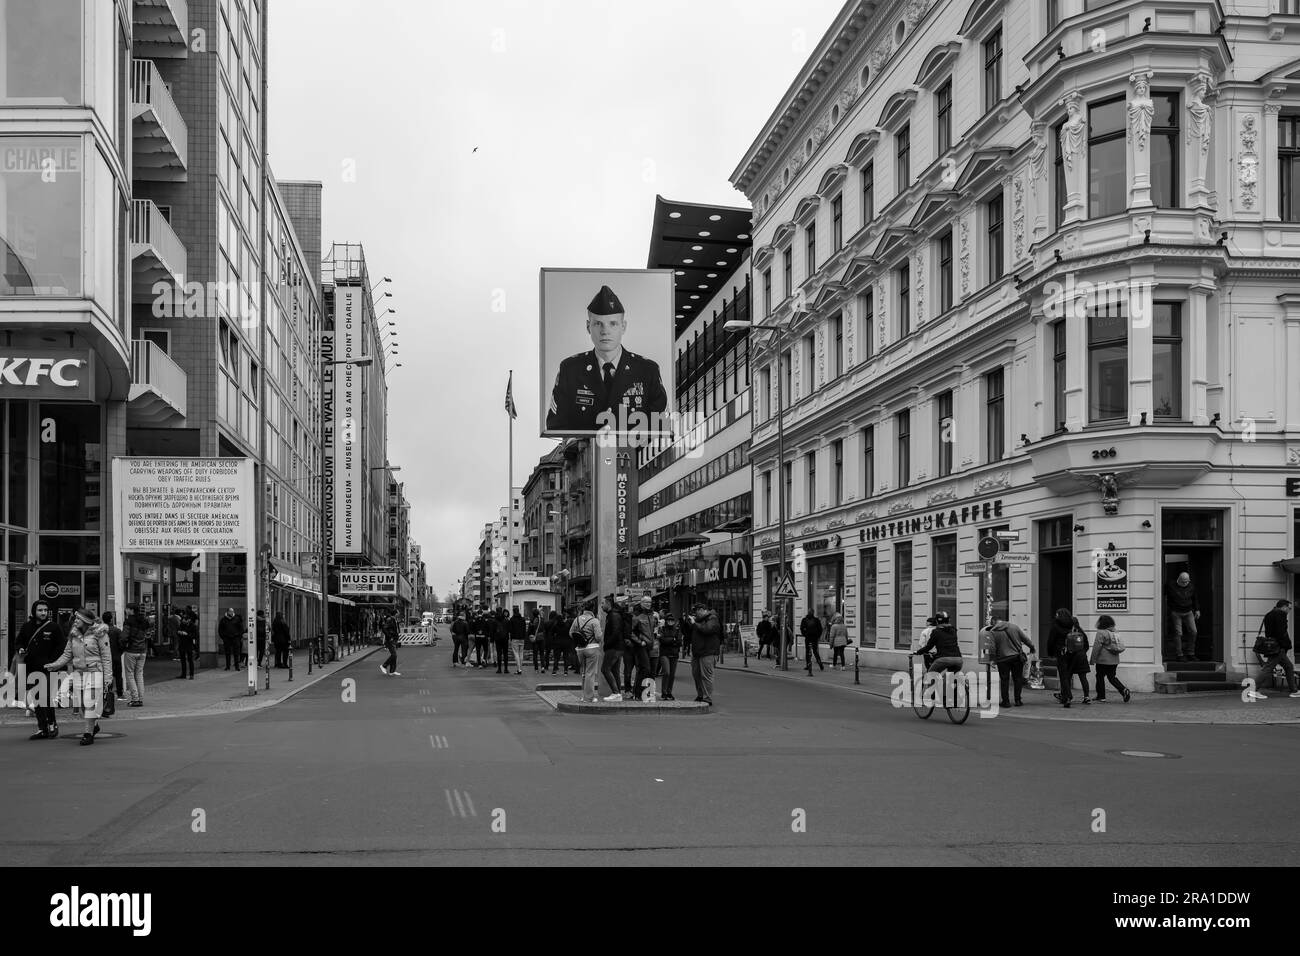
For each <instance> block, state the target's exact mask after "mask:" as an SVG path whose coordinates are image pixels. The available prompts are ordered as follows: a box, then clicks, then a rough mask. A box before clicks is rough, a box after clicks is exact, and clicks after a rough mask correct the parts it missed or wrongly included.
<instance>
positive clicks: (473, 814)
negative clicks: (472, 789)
mask: <svg viewBox="0 0 1300 956" xmlns="http://www.w3.org/2000/svg"><path fill="white" fill-rule="evenodd" d="M465 802H466V803H468V804H469V815H470V816H471V817H476V816H478V812H477V811H476V810H475V809H474V801H473V800H471V799H470V798H469V791H468V790H466V791H465Z"/></svg>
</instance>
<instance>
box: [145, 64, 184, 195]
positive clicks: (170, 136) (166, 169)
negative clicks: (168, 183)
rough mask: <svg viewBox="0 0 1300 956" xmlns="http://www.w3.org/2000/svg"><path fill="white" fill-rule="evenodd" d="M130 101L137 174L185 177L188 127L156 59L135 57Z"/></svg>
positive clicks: (176, 178) (151, 177)
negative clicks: (159, 70) (155, 61)
mask: <svg viewBox="0 0 1300 956" xmlns="http://www.w3.org/2000/svg"><path fill="white" fill-rule="evenodd" d="M131 102H132V115H133V116H134V118H135V126H134V129H135V136H134V144H133V146H134V156H133V164H134V170H135V172H136V174H137V175H138V176H139V177H140V178H141V179H163V180H182V179H184V178H185V169H186V167H187V166H188V165H189V129H188V128H187V127H186V125H185V119H184V118H183V117H182V116H181V111H180V110H179V109H177V107H176V101H175V100H173V99H172V95H171V92H170V91H169V90H168V89H167V84H166V83H164V82H163V78H162V75H161V74H160V73H159V72H158V67H156V66H154V62H153V60H133V61H132V63H131Z"/></svg>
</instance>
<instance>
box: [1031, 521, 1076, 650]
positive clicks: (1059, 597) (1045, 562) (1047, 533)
mask: <svg viewBox="0 0 1300 956" xmlns="http://www.w3.org/2000/svg"><path fill="white" fill-rule="evenodd" d="M1062 607H1066V608H1069V609H1070V610H1071V612H1073V611H1074V516H1073V515H1062V516H1060V517H1057V518H1047V519H1045V520H1043V521H1040V522H1038V621H1037V626H1038V630H1037V638H1038V653H1039V655H1040V656H1041V657H1044V658H1045V657H1047V639H1048V637H1049V636H1050V635H1051V632H1052V618H1053V617H1054V616H1055V614H1056V609H1057V608H1062Z"/></svg>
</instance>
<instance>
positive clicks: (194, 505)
mask: <svg viewBox="0 0 1300 956" xmlns="http://www.w3.org/2000/svg"><path fill="white" fill-rule="evenodd" d="M113 488H114V492H113V504H114V508H113V524H114V529H115V532H116V538H117V547H118V550H119V551H186V552H189V551H247V550H248V549H249V548H250V547H251V546H252V544H253V540H254V534H255V529H254V524H253V506H254V484H253V462H252V460H251V459H248V458H114V459H113Z"/></svg>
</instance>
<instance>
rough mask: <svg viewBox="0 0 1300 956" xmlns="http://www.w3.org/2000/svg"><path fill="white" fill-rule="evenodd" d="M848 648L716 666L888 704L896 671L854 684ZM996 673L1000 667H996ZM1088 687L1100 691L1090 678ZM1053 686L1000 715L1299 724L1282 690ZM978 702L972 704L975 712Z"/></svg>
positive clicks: (862, 674)
mask: <svg viewBox="0 0 1300 956" xmlns="http://www.w3.org/2000/svg"><path fill="white" fill-rule="evenodd" d="M823 650H824V656H823V657H822V660H823V661H829V659H830V653H829V651H830V649H829V648H824V649H823ZM852 650H853V649H852V648H849V653H848V654H847V655H846V657H847V658H848V662H849V665H848V668H847V669H846V670H843V671H836V670H831V667H830V664H829V663H827V665H826V670H824V671H823V670H818V669H817V666H816V663H815V662H814V664H813V673H812V676H811V677H810V676H808V672H807V671H805V670H804V665H803V659H802V658H800V659H799V660H795V658H793V657H791V658H790V669H789V670H788V671H780V670H777V669H776V668H775V667H774V662H773V661H770V660H768V659H767V658H763V659H762V660H758V659H757V658H754V657H750V658H749V667H748V669H746V667H745V665H744V663H743V658H742V656H741V655H740V654H736V653H735V652H728V654H727V656H726V663H725V664H720V665H718V667H719V669H720V670H726V671H743V672H747V673H750V674H755V675H759V676H761V677H764V678H768V679H776V680H789V681H802V682H805V683H814V684H817V685H818V686H820V687H825V688H828V689H834V690H837V691H841V692H847V693H856V694H861V695H864V696H867V697H875V698H877V699H879V700H880V701H881V702H882V703H884V704H886V705H889V704H890V691H891V690H892V688H893V686H894V681H893V677H894V671H889V670H885V669H884V668H878V667H862V668H861V669H860V670H859V673H858V677H859V679H860V680H861V684H854V682H853V653H852ZM994 673H995V674H996V670H995V671H994ZM1089 685H1090V686H1091V687H1092V688H1093V690H1094V691H1095V690H1096V685H1095V682H1094V681H1093V679H1092V676H1090V677H1089ZM1052 693H1053V692H1052V691H1050V690H1030V689H1029V688H1028V687H1026V688H1025V691H1024V696H1023V700H1024V702H1025V706H1023V707H1010V708H1000V709H999V710H998V716H999V717H1010V718H1013V719H1017V720H1059V721H1066V722H1073V723H1136V724H1148V723H1157V724H1300V700H1292V699H1291V698H1289V697H1287V695H1286V693H1285V692H1283V691H1265V692H1264V693H1266V694H1268V700H1264V701H1257V702H1254V703H1249V704H1248V703H1246V702H1244V701H1243V700H1242V699H1241V694H1240V693H1239V692H1238V693H1231V694H1230V693H1191V694H1139V693H1137V692H1134V693H1133V696H1132V699H1131V700H1130V701H1129V702H1128V703H1127V704H1125V703H1124V701H1123V699H1122V698H1121V697H1120V696H1119V695H1118V694H1116V693H1115V692H1114V689H1113V688H1111V689H1110V690H1108V691H1107V693H1106V702H1105V703H1097V702H1095V701H1094V702H1093V703H1091V704H1086V705H1085V704H1082V703H1080V695H1079V691H1078V688H1077V687H1076V688H1075V699H1074V704H1073V706H1072V707H1070V709H1069V710H1066V709H1065V708H1064V707H1062V706H1061V705H1060V704H1059V703H1057V702H1056V701H1055V700H1054V699H1053V698H1052ZM973 709H974V704H973V703H972V710H973Z"/></svg>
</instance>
